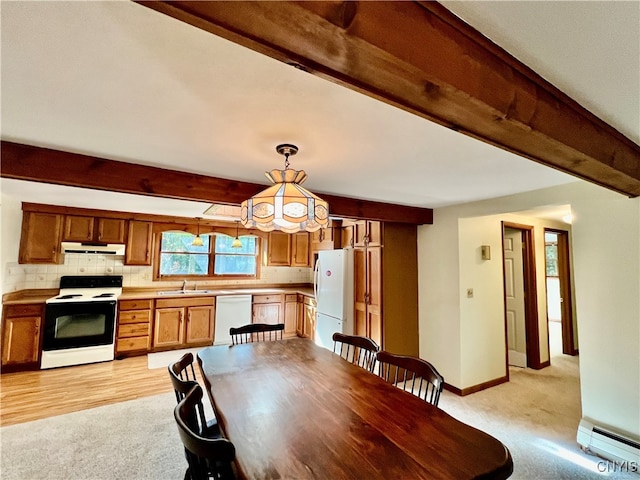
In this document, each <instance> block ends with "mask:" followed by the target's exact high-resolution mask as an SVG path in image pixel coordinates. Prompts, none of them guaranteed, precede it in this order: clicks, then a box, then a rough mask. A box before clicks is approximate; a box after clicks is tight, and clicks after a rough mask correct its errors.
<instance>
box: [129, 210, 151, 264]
mask: <svg viewBox="0 0 640 480" xmlns="http://www.w3.org/2000/svg"><path fill="white" fill-rule="evenodd" d="M152 238H153V223H152V222H143V221H139V220H130V221H129V232H128V235H127V246H126V256H125V262H124V263H125V264H126V265H151V240H152Z"/></svg>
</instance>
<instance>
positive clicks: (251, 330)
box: [229, 323, 284, 345]
mask: <svg viewBox="0 0 640 480" xmlns="http://www.w3.org/2000/svg"><path fill="white" fill-rule="evenodd" d="M283 332H284V323H276V324H267V323H250V324H248V325H243V326H241V327H236V328H234V327H231V328H230V329H229V335H231V341H232V343H233V345H238V344H242V343H252V342H268V341H272V340H282V335H283Z"/></svg>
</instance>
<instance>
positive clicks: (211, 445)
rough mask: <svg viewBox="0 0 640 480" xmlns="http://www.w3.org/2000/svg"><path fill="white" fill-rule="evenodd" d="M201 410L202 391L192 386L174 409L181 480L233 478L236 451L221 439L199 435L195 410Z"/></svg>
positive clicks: (197, 386)
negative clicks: (184, 463) (182, 472)
mask: <svg viewBox="0 0 640 480" xmlns="http://www.w3.org/2000/svg"><path fill="white" fill-rule="evenodd" d="M201 407H202V388H200V386H199V385H194V386H193V388H192V389H191V390H190V391H189V392H187V394H186V395H185V397H184V398H183V399H182V400H180V402H178V405H177V406H176V407H175V409H174V417H175V419H176V423H177V425H178V433H179V434H180V440H182V444H183V445H184V450H185V456H186V458H187V464H188V467H187V470H186V472H185V475H184V478H185V480H209V479H211V478H213V479H219V480H227V479H234V478H236V475H235V471H234V470H235V469H234V463H233V462H234V460H235V457H236V449H235V447H234V445H233V443H231V442H230V441H229V440H228V439H227V438H224V437H222V436H220V437H216V438H208V437H207V436H205V435H204V432H203V431H202V425H201V423H200V420H199V413H198V412H199V410H200V408H201Z"/></svg>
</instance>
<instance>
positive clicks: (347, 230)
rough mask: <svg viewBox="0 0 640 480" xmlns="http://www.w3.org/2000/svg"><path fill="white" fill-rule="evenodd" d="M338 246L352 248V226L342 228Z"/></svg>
mask: <svg viewBox="0 0 640 480" xmlns="http://www.w3.org/2000/svg"><path fill="white" fill-rule="evenodd" d="M340 245H341V247H342V248H349V247H353V245H354V239H353V225H347V226H345V227H342V231H341V232H340Z"/></svg>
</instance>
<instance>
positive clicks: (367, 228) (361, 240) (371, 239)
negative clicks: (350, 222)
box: [353, 220, 382, 247]
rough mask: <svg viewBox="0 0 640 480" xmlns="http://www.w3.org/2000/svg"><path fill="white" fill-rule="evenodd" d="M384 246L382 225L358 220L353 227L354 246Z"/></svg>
mask: <svg viewBox="0 0 640 480" xmlns="http://www.w3.org/2000/svg"><path fill="white" fill-rule="evenodd" d="M380 245H382V223H381V222H376V221H372V220H358V221H357V222H355V224H354V226H353V246H355V247H379V246H380Z"/></svg>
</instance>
